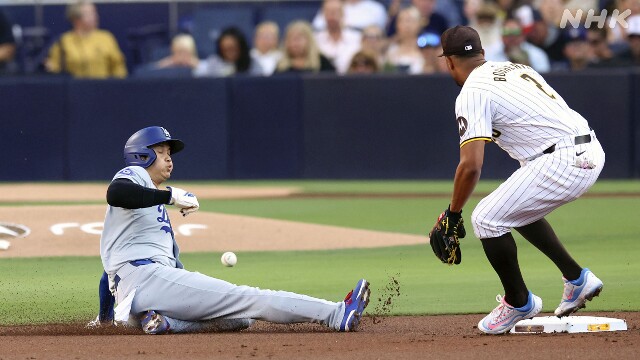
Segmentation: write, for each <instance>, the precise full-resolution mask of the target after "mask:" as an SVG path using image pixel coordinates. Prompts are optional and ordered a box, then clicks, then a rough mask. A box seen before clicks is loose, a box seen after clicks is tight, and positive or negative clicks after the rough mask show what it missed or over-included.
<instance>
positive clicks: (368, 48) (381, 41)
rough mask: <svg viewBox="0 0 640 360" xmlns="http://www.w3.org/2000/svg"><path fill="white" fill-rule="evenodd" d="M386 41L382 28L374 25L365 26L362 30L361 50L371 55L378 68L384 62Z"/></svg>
mask: <svg viewBox="0 0 640 360" xmlns="http://www.w3.org/2000/svg"><path fill="white" fill-rule="evenodd" d="M387 46H388V41H387V38H386V36H385V33H384V30H383V29H382V28H381V27H378V26H376V25H371V26H367V27H366V28H364V29H363V30H362V44H361V45H360V48H361V51H365V52H368V53H369V54H371V55H373V57H374V58H375V60H376V62H377V63H378V68H382V66H383V65H384V63H385V54H386V52H387Z"/></svg>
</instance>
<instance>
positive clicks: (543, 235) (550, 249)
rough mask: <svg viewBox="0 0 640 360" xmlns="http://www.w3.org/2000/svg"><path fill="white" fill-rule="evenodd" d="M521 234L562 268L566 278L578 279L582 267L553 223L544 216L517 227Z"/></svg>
mask: <svg viewBox="0 0 640 360" xmlns="http://www.w3.org/2000/svg"><path fill="white" fill-rule="evenodd" d="M515 229H516V230H517V231H518V232H519V233H520V235H522V236H523V237H524V238H525V239H527V241H529V242H530V243H531V244H533V245H534V246H535V247H536V248H538V250H540V251H541V252H542V253H543V254H545V255H546V256H547V257H548V258H549V259H551V261H553V263H554V264H556V266H557V267H558V269H560V271H561V272H562V275H563V276H564V278H565V279H568V280H576V279H577V278H579V277H580V272H581V271H582V267H581V266H580V265H578V263H577V262H576V261H575V260H574V259H573V258H572V257H571V255H569V252H568V251H567V249H565V247H564V246H563V245H562V243H561V242H560V240H559V239H558V237H557V236H556V233H555V232H554V231H553V229H552V228H551V225H549V223H548V222H547V220H545V219H544V218H542V219H540V220H538V221H536V222H534V223H531V224H529V225H525V226H522V227H517V228H515Z"/></svg>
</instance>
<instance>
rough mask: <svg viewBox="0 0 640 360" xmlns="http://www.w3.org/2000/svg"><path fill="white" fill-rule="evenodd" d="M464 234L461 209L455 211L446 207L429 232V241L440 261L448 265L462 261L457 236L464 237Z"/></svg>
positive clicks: (465, 233)
mask: <svg viewBox="0 0 640 360" xmlns="http://www.w3.org/2000/svg"><path fill="white" fill-rule="evenodd" d="M466 235H467V232H466V230H465V229H464V225H463V220H462V211H460V212H457V213H456V212H452V211H450V210H449V208H447V210H445V211H444V212H443V213H442V214H440V216H439V217H438V220H437V221H436V224H435V226H434V227H433V229H432V230H431V232H429V243H430V244H431V249H432V250H433V253H434V254H435V255H436V257H437V258H438V259H440V261H442V262H443V263H445V264H449V265H452V264H456V265H457V264H460V262H461V261H462V254H461V252H460V240H459V238H464V237H465V236H466Z"/></svg>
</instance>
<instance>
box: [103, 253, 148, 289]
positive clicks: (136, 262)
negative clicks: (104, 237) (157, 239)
mask: <svg viewBox="0 0 640 360" xmlns="http://www.w3.org/2000/svg"><path fill="white" fill-rule="evenodd" d="M154 262H155V261H153V260H151V259H138V260H133V261H129V264H131V265H133V266H135V267H138V266H141V265H149V264H153V263H154ZM113 282H114V283H115V284H116V288H117V287H118V283H119V282H120V276H118V274H116V276H115V277H114V278H113Z"/></svg>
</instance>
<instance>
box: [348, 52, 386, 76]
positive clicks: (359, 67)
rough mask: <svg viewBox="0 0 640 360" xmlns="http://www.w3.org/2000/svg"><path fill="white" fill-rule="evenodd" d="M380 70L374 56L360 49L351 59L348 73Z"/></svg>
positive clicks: (369, 72) (366, 72)
mask: <svg viewBox="0 0 640 360" xmlns="http://www.w3.org/2000/svg"><path fill="white" fill-rule="evenodd" d="M379 71H380V65H379V64H378V61H377V60H376V56H375V55H374V54H372V53H370V52H368V51H363V50H360V51H358V52H357V53H356V54H355V55H353V58H352V59H351V63H350V64H349V71H348V73H349V74H375V73H377V72H379Z"/></svg>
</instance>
